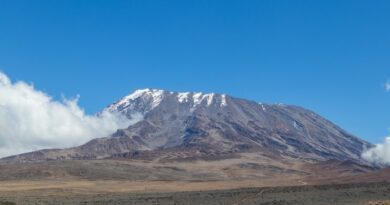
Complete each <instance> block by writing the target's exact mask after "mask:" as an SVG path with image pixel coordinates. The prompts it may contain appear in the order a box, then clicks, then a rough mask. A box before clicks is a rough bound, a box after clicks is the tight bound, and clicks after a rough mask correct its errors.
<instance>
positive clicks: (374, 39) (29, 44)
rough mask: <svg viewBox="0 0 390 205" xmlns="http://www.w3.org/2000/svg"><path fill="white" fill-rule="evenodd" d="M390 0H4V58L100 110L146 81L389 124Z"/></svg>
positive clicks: (357, 129) (367, 132)
mask: <svg viewBox="0 0 390 205" xmlns="http://www.w3.org/2000/svg"><path fill="white" fill-rule="evenodd" d="M389 11H390V1H388V0H384V1H380V0H378V1H368V0H367V1H358V0H351V1H343V0H335V1H298V0H297V1H290V0H286V1H283V0H277V1H275V0H269V1H265V0H264V1H259V0H256V1H246V0H244V1H241V0H237V1H228V0H223V1H222V0H220V1H218V0H216V1H202V0H196V1H181V0H179V1H147V0H139V1H119V0H118V1H108V0H106V1H87V0H74V1H72V0H67V1H56V0H51V1H32V0H30V1H17V0H2V1H0V70H2V71H3V72H5V73H6V74H7V75H8V76H10V77H11V78H12V79H13V80H24V81H27V82H33V83H34V85H35V87H37V88H38V89H41V90H44V91H45V92H47V93H49V94H50V95H53V96H55V97H56V98H59V97H60V96H61V94H64V95H65V96H67V97H72V96H76V95H77V94H80V96H81V98H80V104H81V106H82V107H84V108H85V109H86V111H87V112H88V113H94V112H97V111H99V110H100V109H102V108H104V107H105V106H106V105H108V104H110V103H111V102H113V101H115V100H117V99H118V98H121V97H122V96H124V95H126V94H128V93H130V92H132V91H133V90H134V89H138V88H146V87H151V88H162V89H167V90H173V91H203V92H218V93H228V94H230V95H233V96H238V97H242V98H247V99H252V100H256V101H261V102H269V103H274V102H282V103H286V104H295V105H300V106H303V107H307V108H309V109H312V110H314V111H316V112H317V113H319V114H321V115H323V116H325V117H327V118H328V119H330V120H331V121H333V122H335V123H336V124H338V125H340V126H341V127H343V128H345V129H346V130H348V131H350V132H352V133H353V134H356V135H357V136H359V137H362V138H364V139H366V140H369V141H371V142H375V143H376V142H379V141H381V139H382V138H383V137H384V136H386V135H388V134H389V127H390V120H389V119H390V115H389V114H390V106H389V105H390V92H386V91H385V89H384V84H385V83H386V81H387V80H390V12H389Z"/></svg>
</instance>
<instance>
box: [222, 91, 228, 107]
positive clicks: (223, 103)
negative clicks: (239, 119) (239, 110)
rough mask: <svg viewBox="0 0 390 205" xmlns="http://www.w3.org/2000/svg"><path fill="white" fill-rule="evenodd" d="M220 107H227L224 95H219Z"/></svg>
mask: <svg viewBox="0 0 390 205" xmlns="http://www.w3.org/2000/svg"><path fill="white" fill-rule="evenodd" d="M221 106H222V107H225V106H227V101H226V95H225V94H222V95H221Z"/></svg>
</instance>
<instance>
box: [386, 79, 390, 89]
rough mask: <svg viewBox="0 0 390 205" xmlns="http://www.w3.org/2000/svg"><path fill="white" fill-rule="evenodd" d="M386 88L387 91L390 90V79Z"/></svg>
mask: <svg viewBox="0 0 390 205" xmlns="http://www.w3.org/2000/svg"><path fill="white" fill-rule="evenodd" d="M385 89H386V91H390V81H387V82H386V83H385Z"/></svg>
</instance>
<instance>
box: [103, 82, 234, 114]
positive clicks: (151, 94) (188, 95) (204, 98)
mask: <svg viewBox="0 0 390 205" xmlns="http://www.w3.org/2000/svg"><path fill="white" fill-rule="evenodd" d="M226 98H227V96H226V95H225V94H216V93H202V92H170V91H166V90H160V89H150V88H146V89H139V90H136V91H134V92H133V93H131V94H129V95H127V96H125V97H124V98H122V99H121V100H119V101H117V102H116V103H114V104H112V105H110V106H109V108H108V109H109V110H115V111H119V112H122V113H127V114H128V112H129V111H131V112H132V113H133V112H134V111H135V110H137V111H138V112H141V113H142V114H145V113H147V112H149V111H151V110H153V109H154V108H156V107H157V106H159V105H160V104H161V103H162V102H163V101H165V100H167V101H169V102H170V103H177V104H182V105H186V106H188V107H189V109H190V111H194V109H196V108H197V107H199V106H200V105H205V106H212V105H216V106H219V107H224V106H227V99H226Z"/></svg>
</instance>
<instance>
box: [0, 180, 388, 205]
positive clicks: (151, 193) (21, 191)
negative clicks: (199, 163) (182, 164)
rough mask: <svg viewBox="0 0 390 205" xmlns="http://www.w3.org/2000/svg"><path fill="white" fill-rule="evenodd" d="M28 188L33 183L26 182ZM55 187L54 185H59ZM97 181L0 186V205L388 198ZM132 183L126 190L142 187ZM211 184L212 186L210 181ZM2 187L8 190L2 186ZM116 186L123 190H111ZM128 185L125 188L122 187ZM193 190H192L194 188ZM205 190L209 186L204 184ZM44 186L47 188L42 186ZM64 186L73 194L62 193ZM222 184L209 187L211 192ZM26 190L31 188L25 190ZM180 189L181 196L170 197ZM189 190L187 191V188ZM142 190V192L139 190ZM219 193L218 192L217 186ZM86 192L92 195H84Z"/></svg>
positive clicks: (375, 190) (330, 190)
mask: <svg viewBox="0 0 390 205" xmlns="http://www.w3.org/2000/svg"><path fill="white" fill-rule="evenodd" d="M31 183H32V182H31ZM58 183H59V182H58ZM101 183H102V182H89V183H88V182H80V184H79V185H78V188H76V187H74V185H75V184H71V183H70V184H66V183H65V184H57V185H55V184H54V183H53V184H52V185H50V186H47V185H48V184H42V185H41V187H40V186H38V184H39V182H35V184H34V183H32V184H30V183H28V184H24V185H23V187H21V186H20V185H16V184H12V183H9V184H1V186H0V187H1V190H0V205H6V204H7V205H12V204H22V205H24V204H66V205H68V204H69V205H70V204H72V205H73V204H118V205H125V204H126V205H135V204H137V205H147V204H156V205H199V204H201V205H222V204H223V205H271V204H273V205H317V204H318V205H366V204H368V203H373V202H374V201H380V200H389V199H390V184H389V183H369V184H346V185H318V186H289V187H263V188H241V189H228V190H217V191H213V190H209V191H186V190H191V189H197V188H202V189H203V188H204V187H203V186H206V184H202V186H200V185H199V186H198V187H197V186H196V183H195V184H191V183H189V184H188V186H187V187H186V186H180V185H178V184H167V185H166V187H167V189H166V190H161V192H157V191H155V190H158V189H160V188H164V184H163V183H162V182H155V184H154V188H153V186H148V187H147V188H149V187H151V188H150V189H146V190H143V191H140V190H141V189H142V188H128V189H125V188H123V187H125V186H124V185H125V184H126V182H123V184H119V185H118V184H116V183H118V182H114V181H110V182H105V183H107V184H103V185H104V186H107V185H110V186H112V188H113V190H112V191H111V192H102V191H99V186H101V185H102V184H101ZM138 183H139V184H137V183H134V184H131V187H133V186H136V185H139V186H140V187H142V183H141V182H138ZM210 183H211V182H210ZM5 185H7V187H9V189H7V188H5V187H4V186H5ZM115 185H118V186H119V187H122V188H115ZM126 185H128V186H130V184H126ZM193 185H194V186H193ZM209 185H210V184H209ZM46 186H47V187H46ZM67 186H69V187H73V189H67ZM218 186H223V184H218V183H217V184H214V186H210V189H213V188H215V187H218ZM28 187H30V189H29V188H28ZM181 187H184V189H183V191H180V192H178V191H176V192H170V190H174V189H177V188H181ZM190 187H191V188H190ZM144 188H145V187H144ZM218 188H221V187H218ZM87 190H94V191H93V192H88V191H87Z"/></svg>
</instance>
